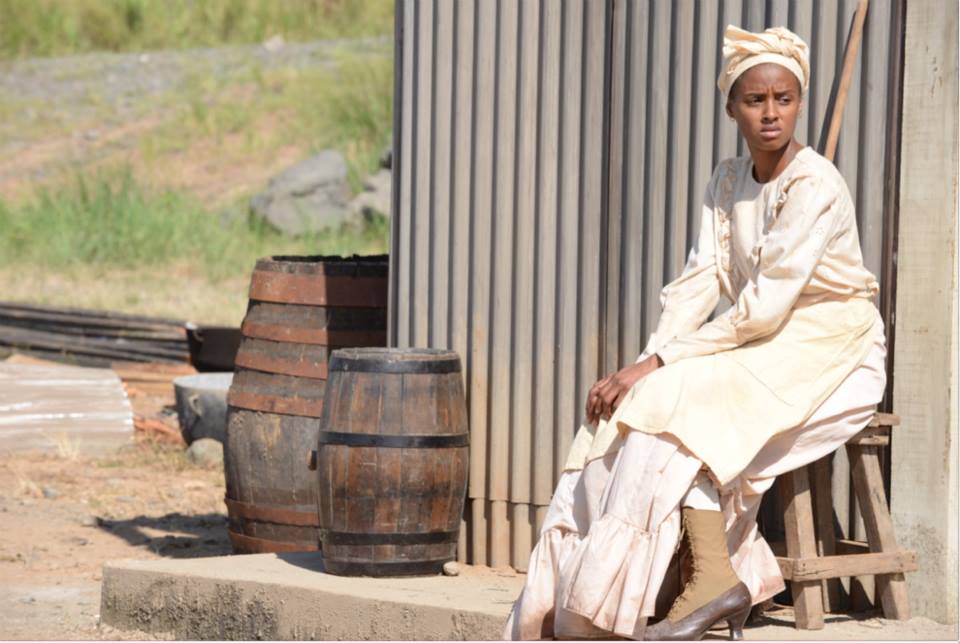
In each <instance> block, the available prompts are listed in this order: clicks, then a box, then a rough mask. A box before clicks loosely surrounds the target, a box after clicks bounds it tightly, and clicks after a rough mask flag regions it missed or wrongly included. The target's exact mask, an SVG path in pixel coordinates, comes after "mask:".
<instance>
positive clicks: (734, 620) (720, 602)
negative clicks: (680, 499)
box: [644, 507, 752, 641]
mask: <svg viewBox="0 0 960 643" xmlns="http://www.w3.org/2000/svg"><path fill="white" fill-rule="evenodd" d="M683 527H684V531H685V538H686V540H687V543H688V544H689V546H690V556H691V558H692V561H691V562H692V564H691V574H690V578H689V580H688V581H687V583H686V585H685V586H684V588H683V593H682V594H680V596H678V597H677V600H676V601H674V603H673V607H671V608H670V612H669V613H668V614H667V617H666V618H665V619H663V620H662V621H660V622H659V623H657V624H655V625H651V626H650V627H648V628H647V629H646V632H645V633H644V638H645V639H647V640H648V641H650V640H658V641H690V640H700V639H701V638H702V637H703V635H704V633H705V632H706V631H707V630H708V629H709V628H710V627H711V626H712V625H713V624H714V623H717V622H718V621H722V620H726V621H727V623H728V625H729V627H730V638H731V639H732V640H735V641H738V640H740V639H741V638H742V637H743V634H742V628H743V623H744V621H746V618H747V616H748V615H749V614H750V605H751V602H752V601H751V599H750V592H749V591H748V590H747V586H746V585H744V584H743V583H742V582H740V579H739V578H737V575H736V574H735V573H734V571H733V567H731V566H730V555H729V554H728V553H727V538H726V533H725V531H724V528H723V514H721V513H720V512H719V511H705V510H703V509H690V508H689V507H684V508H683Z"/></svg>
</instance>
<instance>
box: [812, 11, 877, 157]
mask: <svg viewBox="0 0 960 643" xmlns="http://www.w3.org/2000/svg"><path fill="white" fill-rule="evenodd" d="M868 4H869V0H860V2H859V3H858V4H857V11H856V13H854V14H853V27H852V28H851V30H850V35H849V36H848V37H847V47H846V49H845V50H844V52H843V69H842V70H841V72H840V86H839V87H838V88H837V95H836V99H835V100H834V103H833V109H832V110H831V111H830V112H829V114H830V129H829V130H828V132H827V142H826V145H824V146H823V155H824V156H825V157H826V158H828V159H829V160H831V161H832V160H833V158H834V157H835V156H836V154H837V139H839V138H840V123H841V122H843V108H844V107H845V106H846V103H847V92H849V91H850V83H851V81H852V80H853V68H854V66H855V65H856V62H857V53H858V52H859V51H860V41H861V40H862V39H863V24H864V22H866V19H867V5H868Z"/></svg>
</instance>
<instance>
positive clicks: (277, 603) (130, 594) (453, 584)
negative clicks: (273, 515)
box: [100, 553, 524, 640]
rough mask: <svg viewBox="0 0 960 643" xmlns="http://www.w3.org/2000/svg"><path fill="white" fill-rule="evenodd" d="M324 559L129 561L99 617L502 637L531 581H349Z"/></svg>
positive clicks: (335, 634)
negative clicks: (512, 610)
mask: <svg viewBox="0 0 960 643" xmlns="http://www.w3.org/2000/svg"><path fill="white" fill-rule="evenodd" d="M322 569H323V562H322V559H321V556H320V555H319V554H311V553H296V554H255V555H247V556H222V557H215V558H194V559H181V560H174V559H165V560H129V561H117V562H109V563H107V564H105V565H104V568H103V586H102V591H101V605H100V621H101V623H102V624H104V625H108V626H110V627H114V628H117V629H119V630H139V631H142V632H147V633H150V634H154V635H158V636H160V635H162V636H165V637H166V636H172V637H173V638H177V639H295V640H302V639H322V640H339V639H349V640H491V639H498V638H499V637H500V633H501V631H502V628H503V623H504V622H505V621H506V618H507V615H508V614H509V612H510V607H511V606H512V604H513V601H514V600H515V599H516V597H517V595H519V593H520V590H521V588H522V587H523V581H524V577H523V576H522V575H519V574H515V573H513V572H511V571H499V570H493V569H489V568H485V567H470V566H461V570H462V573H461V575H460V576H452V577H451V576H431V577H416V578H380V579H377V578H346V577H341V576H333V575H330V574H324V573H322Z"/></svg>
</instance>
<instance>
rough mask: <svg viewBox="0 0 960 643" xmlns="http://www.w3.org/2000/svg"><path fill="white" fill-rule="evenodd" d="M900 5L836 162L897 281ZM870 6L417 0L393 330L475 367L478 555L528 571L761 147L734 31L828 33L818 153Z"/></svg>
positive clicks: (809, 118) (817, 81)
mask: <svg viewBox="0 0 960 643" xmlns="http://www.w3.org/2000/svg"><path fill="white" fill-rule="evenodd" d="M896 1H898V0H873V1H872V2H871V3H870V13H869V15H868V20H867V27H866V34H865V37H864V52H863V53H862V54H861V56H860V57H859V61H858V65H857V74H856V76H855V78H854V81H853V85H852V88H851V92H850V95H849V98H848V105H847V111H846V114H845V118H844V124H843V128H842V134H841V139H840V145H839V151H838V156H837V163H838V165H839V167H840V169H841V171H842V172H843V174H844V176H845V177H846V178H847V181H848V183H849V185H850V188H851V191H852V192H853V193H854V195H855V199H856V203H857V206H858V216H859V219H860V228H861V237H862V241H863V248H864V253H865V256H866V260H867V264H868V266H869V267H870V268H871V269H873V270H874V271H875V272H877V274H880V263H881V259H882V257H881V255H882V247H883V244H882V240H883V230H882V228H883V225H882V222H883V220H884V212H883V199H882V197H883V181H884V157H885V153H886V145H885V138H884V136H883V134H884V133H885V132H886V125H887V112H888V111H889V110H890V107H889V105H890V101H888V100H887V91H888V90H887V84H888V82H889V80H888V76H889V64H890V57H891V55H892V54H891V51H892V48H891V43H892V42H894V41H895V39H894V38H892V35H893V34H892V31H891V23H892V22H893V16H894V12H895V6H894V3H895V2H896ZM855 6H856V2H855V1H854V0H846V1H843V0H841V1H839V2H835V1H834V0H823V1H815V0H806V1H803V0H795V1H787V0H765V1H764V0H737V1H732V0H726V1H720V2H713V1H712V0H704V1H702V2H698V1H695V0H681V1H676V0H398V4H397V60H396V65H397V74H398V79H397V83H396V92H397V94H396V98H395V105H396V109H395V119H396V122H395V128H394V137H395V154H394V159H395V167H394V172H395V177H394V178H395V180H394V217H393V224H392V225H393V228H392V252H391V292H390V295H391V301H390V341H391V343H392V345H397V346H434V347H449V348H452V349H454V350H456V351H458V352H459V353H460V355H461V356H462V358H463V360H464V366H465V376H466V381H465V384H466V390H467V396H468V404H469V410H470V426H471V433H472V444H471V470H470V484H469V489H468V511H467V522H466V534H465V536H466V537H465V538H463V539H461V540H462V545H463V551H462V552H461V556H462V557H464V558H465V559H467V560H469V561H471V562H474V563H478V564H488V565H505V564H509V565H513V566H514V567H517V568H518V569H524V568H525V566H526V562H527V556H528V554H529V551H530V548H531V546H532V544H533V542H534V538H535V534H536V527H537V524H538V523H539V521H540V520H542V517H543V514H544V512H545V508H546V505H547V504H548V503H549V501H550V496H551V493H552V490H553V486H554V484H555V481H556V479H557V477H558V476H559V473H560V467H561V466H562V463H563V459H564V456H565V454H566V450H567V448H568V447H569V445H570V442H571V440H572V438H573V435H574V432H575V430H576V428H577V426H578V423H579V421H580V420H581V419H582V406H583V401H584V399H585V395H586V391H587V389H588V388H589V386H590V385H591V384H592V383H593V382H594V381H595V380H596V379H597V378H598V377H599V376H600V375H601V374H603V373H605V372H607V371H610V370H613V369H615V368H618V367H619V366H621V365H623V364H626V363H629V362H632V361H633V360H634V359H635V358H636V356H637V354H638V353H639V352H640V350H641V349H642V347H643V343H644V341H645V339H646V336H647V335H648V334H649V332H651V330H652V329H653V327H654V325H655V323H656V320H657V317H658V315H659V302H658V295H659V291H660V289H661V287H662V286H663V284H664V283H666V282H668V281H669V280H670V279H672V278H674V277H675V276H676V275H677V274H678V273H679V271H680V270H681V268H682V266H683V262H684V258H685V255H686V253H687V250H688V248H689V244H690V243H691V241H692V239H694V238H695V235H696V232H697V227H698V225H699V221H698V217H699V211H700V199H701V194H702V192H703V189H704V187H705V186H706V183H707V181H708V180H709V177H710V173H711V171H712V168H713V167H714V165H715V164H716V163H717V162H718V161H719V160H721V159H723V158H726V157H728V156H733V155H737V154H741V153H745V149H744V148H743V146H742V143H741V142H738V140H737V139H738V137H737V134H736V129H735V125H734V124H733V123H731V122H729V121H728V120H727V118H726V116H725V114H724V112H723V106H722V104H721V100H720V97H719V95H718V93H717V91H716V87H715V84H714V83H715V79H716V77H717V74H718V73H719V64H720V58H719V52H720V47H721V43H722V33H723V28H724V26H725V25H726V24H728V23H734V24H739V25H742V26H744V27H746V28H749V29H754V30H757V29H762V28H764V27H766V26H770V25H774V24H786V25H787V26H789V27H790V28H791V29H793V30H794V31H796V32H797V33H798V34H799V35H801V36H802V37H803V38H805V39H806V40H807V41H808V42H809V43H810V45H811V50H812V51H811V57H812V70H813V82H812V84H811V89H810V93H809V96H808V99H807V105H806V107H805V115H804V117H803V123H802V125H801V129H800V131H799V133H798V138H800V140H801V141H802V142H803V141H806V142H808V143H810V144H813V145H816V143H817V139H818V137H819V134H820V126H821V123H822V122H823V117H824V112H825V109H826V105H827V101H828V98H829V95H830V91H831V83H832V82H833V80H834V77H835V73H836V71H837V70H838V69H839V67H840V62H841V60H840V58H841V56H842V53H843V43H844V42H845V39H846V35H847V31H848V29H849V25H850V19H851V17H852V15H853V12H854V9H855ZM845 475H846V474H845V472H844V471H843V466H842V463H841V464H840V467H839V471H838V476H839V478H841V479H845ZM844 493H845V490H844V489H842V488H841V489H840V490H839V494H840V495H841V496H843V494H844ZM841 504H842V503H841ZM842 519H843V518H842Z"/></svg>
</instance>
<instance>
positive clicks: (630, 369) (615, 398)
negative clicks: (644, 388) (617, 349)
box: [587, 355, 663, 424]
mask: <svg viewBox="0 0 960 643" xmlns="http://www.w3.org/2000/svg"><path fill="white" fill-rule="evenodd" d="M661 366H663V362H662V361H660V357H659V356H658V355H651V356H650V357H648V358H647V359H645V360H643V361H642V362H639V363H637V364H631V365H630V366H627V367H626V368H622V369H620V370H619V371H617V372H616V373H611V374H610V375H607V376H606V377H605V378H603V379H602V380H600V381H599V382H597V383H596V384H594V385H593V386H591V387H590V392H589V393H587V422H588V423H589V424H595V423H596V422H597V420H599V419H601V418H602V419H604V420H609V419H610V416H611V415H613V411H614V410H615V409H616V408H617V406H619V405H620V402H621V401H622V400H623V398H624V396H625V395H626V394H627V391H629V390H630V389H631V388H633V385H634V384H636V383H637V382H639V381H640V379H641V378H643V377H646V376H647V375H649V374H650V373H652V372H654V371H655V370H657V369H658V368H660V367H661Z"/></svg>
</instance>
